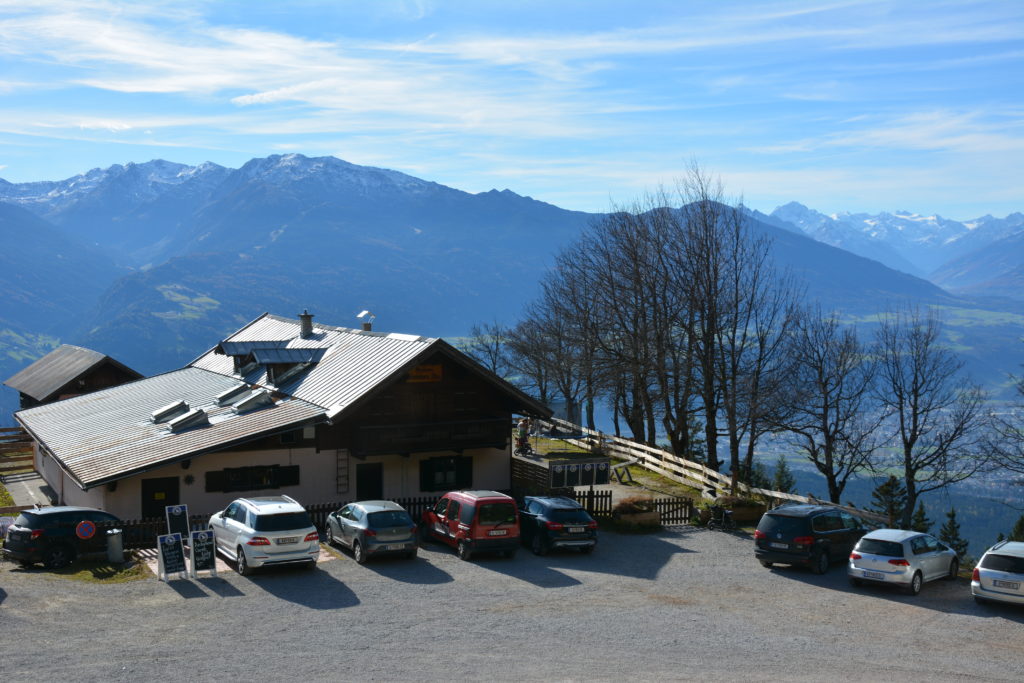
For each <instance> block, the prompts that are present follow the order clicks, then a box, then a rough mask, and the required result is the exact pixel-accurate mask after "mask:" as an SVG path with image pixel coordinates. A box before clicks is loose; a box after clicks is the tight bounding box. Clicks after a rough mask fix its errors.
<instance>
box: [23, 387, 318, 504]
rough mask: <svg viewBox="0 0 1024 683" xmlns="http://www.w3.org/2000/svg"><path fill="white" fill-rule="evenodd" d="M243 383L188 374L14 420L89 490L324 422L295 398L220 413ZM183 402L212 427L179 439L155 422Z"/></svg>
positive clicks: (44, 408)
mask: <svg viewBox="0 0 1024 683" xmlns="http://www.w3.org/2000/svg"><path fill="white" fill-rule="evenodd" d="M237 384H238V380H237V379H233V378H231V377H226V376H224V375H220V374H217V373H214V372H208V371H206V370H203V369H200V368H195V367H188V368H184V369H182V370H175V371H174V372H168V373H166V374H163V375H157V376H155V377H149V378H147V379H143V380H139V381H137V382H132V383H130V384H122V385H120V386H117V387H111V388H110V389H103V390H100V391H96V392H93V393H91V394H85V395H82V396H76V397H74V398H69V399H66V400H64V401H58V402H56V403H49V404H46V405H42V406H37V407H35V408H29V409H27V410H22V411H19V412H18V413H17V414H16V415H17V418H18V421H19V422H21V424H22V425H23V426H24V427H25V428H26V429H27V430H28V431H29V432H30V433H31V434H32V436H33V437H34V438H35V439H36V440H37V441H38V442H40V443H41V444H43V445H44V446H45V447H46V449H47V450H48V451H50V453H51V454H53V455H54V457H56V458H57V459H58V460H59V461H60V462H61V463H62V465H63V466H64V468H65V469H66V470H67V471H68V473H69V474H71V476H72V477H73V478H74V479H75V480H77V481H78V483H79V484H80V485H81V486H83V487H84V488H89V487H91V486H96V485H97V484H102V483H104V482H106V481H110V480H112V479H118V478H121V477H123V476H126V475H128V474H131V473H134V472H139V471H144V470H147V469H151V468H153V467H157V466H159V465H162V464H164V463H167V462H174V461H176V460H180V459H184V458H186V457H190V456H192V455H198V454H200V453H205V452H209V451H214V450H219V449H221V448H225V447H227V446H230V445H232V444H235V443H239V442H242V441H248V440H251V439H253V438H256V437H258V436H259V435H261V434H266V433H273V432H278V431H282V430H284V429H287V428H288V427H289V426H292V425H298V424H300V423H303V422H310V421H313V420H315V419H317V418H320V417H321V416H322V415H323V410H322V409H321V408H319V407H317V406H315V405H311V404H309V403H307V402H306V401H302V400H299V399H294V398H285V399H284V400H282V401H279V402H278V403H276V404H274V405H272V406H267V407H264V408H260V409H259V410H253V411H250V412H246V413H243V414H235V413H234V411H233V410H232V407H231V405H230V404H226V405H223V406H218V405H217V403H216V396H217V394H219V393H221V392H223V391H225V390H227V389H229V388H231V387H233V386H235V385H237ZM178 400H183V401H185V402H187V403H188V405H189V406H191V407H192V408H202V409H205V410H206V411H207V415H208V417H209V424H208V425H202V426H196V427H193V428H186V429H184V430H182V431H180V432H177V433H174V432H170V431H168V429H167V427H166V425H165V424H158V423H154V422H153V421H152V419H151V415H152V413H153V411H155V410H157V409H158V408H160V407H161V406H166V405H167V404H169V403H172V402H174V401H178Z"/></svg>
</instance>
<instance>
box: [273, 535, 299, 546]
mask: <svg viewBox="0 0 1024 683" xmlns="http://www.w3.org/2000/svg"><path fill="white" fill-rule="evenodd" d="M298 542H299V537H298V536H289V537H288V538H279V539H277V540H276V541H275V543H277V544H278V545H288V544H289V543H298Z"/></svg>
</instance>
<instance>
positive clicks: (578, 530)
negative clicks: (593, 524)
mask: <svg viewBox="0 0 1024 683" xmlns="http://www.w3.org/2000/svg"><path fill="white" fill-rule="evenodd" d="M569 533H570V534H582V533H583V527H581V526H571V527H569Z"/></svg>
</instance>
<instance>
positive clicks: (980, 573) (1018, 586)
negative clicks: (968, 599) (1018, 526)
mask: <svg viewBox="0 0 1024 683" xmlns="http://www.w3.org/2000/svg"><path fill="white" fill-rule="evenodd" d="M971 594H972V595H974V599H975V600H976V601H978V602H989V601H992V602H1009V603H1013V604H1015V605H1024V543H1022V542H1020V541H1003V542H1001V543H996V544H995V545H994V546H992V547H991V548H989V549H988V550H986V551H985V554H984V555H982V556H981V560H979V561H978V566H977V567H975V568H974V572H973V574H972V575H971Z"/></svg>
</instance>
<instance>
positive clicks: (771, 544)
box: [768, 543, 789, 549]
mask: <svg viewBox="0 0 1024 683" xmlns="http://www.w3.org/2000/svg"><path fill="white" fill-rule="evenodd" d="M768 545H770V546H771V547H773V548H783V549H785V548H788V547H789V544H788V543H769V544H768Z"/></svg>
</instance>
